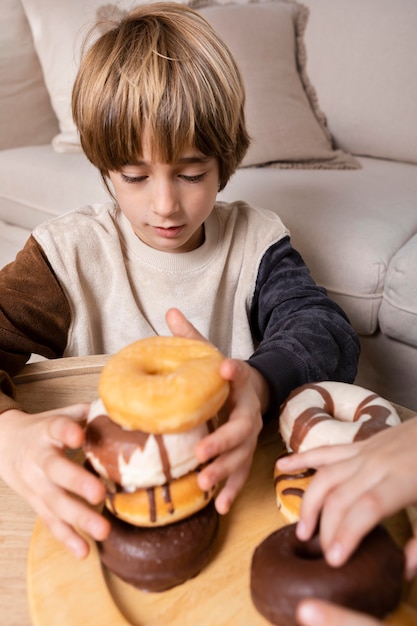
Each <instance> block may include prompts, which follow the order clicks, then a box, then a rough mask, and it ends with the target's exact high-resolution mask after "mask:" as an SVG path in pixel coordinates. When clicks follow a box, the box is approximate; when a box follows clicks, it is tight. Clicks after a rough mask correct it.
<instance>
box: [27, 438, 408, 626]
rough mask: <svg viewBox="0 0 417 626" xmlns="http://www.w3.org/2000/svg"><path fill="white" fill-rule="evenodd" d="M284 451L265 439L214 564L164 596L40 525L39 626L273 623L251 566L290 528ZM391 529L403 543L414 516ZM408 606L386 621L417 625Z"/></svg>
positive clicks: (33, 592)
mask: <svg viewBox="0 0 417 626" xmlns="http://www.w3.org/2000/svg"><path fill="white" fill-rule="evenodd" d="M281 446H282V444H281V442H280V440H279V439H278V437H277V436H276V435H273V436H269V437H266V438H264V439H263V440H261V442H260V445H259V447H258V449H257V451H256V454H255V458H254V463H253V467H252V471H251V476H250V478H249V480H248V482H247V484H246V486H245V488H244V490H243V491H242V493H241V495H240V496H239V498H238V500H237V501H236V503H235V505H234V506H233V508H232V511H231V512H230V513H229V515H227V516H226V517H222V518H221V519H220V529H219V534H218V536H217V539H216V546H215V552H214V556H213V557H212V559H211V561H210V563H209V564H208V565H207V566H206V568H205V569H204V570H203V571H202V572H201V573H200V574H199V575H198V576H196V577H195V578H194V579H192V580H189V581H187V582H185V583H184V584H182V585H179V586H178V587H175V588H173V589H171V590H169V591H166V592H163V593H143V592H141V591H138V590H136V589H134V588H133V587H131V586H130V585H127V584H126V583H124V582H123V581H121V580H120V579H119V578H117V577H116V576H114V575H112V574H110V573H109V572H107V571H106V570H103V569H102V567H101V564H100V559H99V556H98V552H97V548H96V546H95V544H94V543H92V542H90V546H91V551H90V555H89V557H88V558H87V559H84V560H82V561H79V560H77V559H75V558H74V557H73V556H72V555H71V554H70V553H69V552H67V551H66V550H65V548H64V547H63V546H62V545H61V544H60V543H58V542H57V541H56V540H55V539H54V538H53V537H52V535H51V534H50V533H49V531H48V530H47V529H46V527H45V526H44V525H43V524H42V523H41V522H40V521H39V520H37V522H36V524H35V527H34V530H33V535H32V540H31V546H30V551H29V560H28V592H29V604H30V611H31V617H32V621H33V624H34V626H56V625H57V624H59V626H74V625H76V626H84V625H85V626H91V625H96V624H100V626H127V625H128V624H130V625H133V626H166V625H169V626H196V625H197V624H198V626H214V625H215V626H223V625H224V626H247V625H248V624H250V626H266V625H267V624H268V622H267V621H266V620H265V619H264V618H263V617H262V616H261V615H260V614H259V613H257V611H256V609H255V608H254V606H253V604H252V601H251V597H250V589H249V576H250V562H251V558H252V554H253V550H254V549H255V547H256V546H257V545H258V544H259V543H260V542H261V541H262V540H263V539H264V538H265V537H267V536H268V535H269V534H270V533H271V532H273V531H274V530H276V529H277V528H279V527H280V526H282V525H283V524H284V523H285V522H284V520H283V518H282V517H281V516H280V514H279V512H278V510H277V507H276V504H275V493H274V490H273V480H272V475H273V467H274V463H275V460H276V458H277V457H278V455H279V453H280V451H281V449H282V448H281ZM388 526H389V527H390V530H391V532H392V534H393V535H394V536H395V537H396V539H397V540H398V541H399V542H400V543H401V544H403V543H404V541H405V540H406V539H407V537H408V536H409V534H410V528H409V525H408V520H407V517H406V515H405V514H399V515H398V516H395V517H393V518H392V520H390V523H389V524H388ZM407 595H408V594H407ZM413 595H414V596H415V597H416V598H417V594H413ZM408 602H410V603H411V604H402V605H401V607H400V608H399V609H398V610H397V611H396V613H395V614H394V615H393V616H391V617H390V618H389V619H387V620H386V622H387V623H389V624H395V625H398V626H399V625H402V626H411V625H416V624H417V611H416V610H415V609H414V608H413V606H412V604H414V606H417V602H414V601H413V602H412V599H411V597H410V600H408Z"/></svg>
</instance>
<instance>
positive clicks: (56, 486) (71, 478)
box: [0, 405, 110, 558]
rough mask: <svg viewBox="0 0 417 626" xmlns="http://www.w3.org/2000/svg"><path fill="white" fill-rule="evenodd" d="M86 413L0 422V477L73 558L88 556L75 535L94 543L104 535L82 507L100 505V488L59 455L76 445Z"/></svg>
mask: <svg viewBox="0 0 417 626" xmlns="http://www.w3.org/2000/svg"><path fill="white" fill-rule="evenodd" d="M87 413H88V405H74V406H70V407H66V408H64V409H59V410H52V411H45V412H43V413H38V414H36V415H31V414H28V413H24V412H23V411H19V410H15V409H11V410H9V411H5V412H4V413H3V414H2V415H1V416H0V476H1V477H2V478H3V480H4V481H5V482H6V483H7V484H8V485H9V486H10V487H11V488H12V489H14V491H16V492H17V493H18V494H19V495H20V496H22V497H23V498H24V499H25V500H26V501H27V502H28V503H29V504H30V505H31V507H32V508H33V509H34V511H35V512H36V513H37V514H38V515H39V517H40V518H41V519H42V520H43V521H44V523H45V524H46V526H47V527H48V528H49V530H50V531H51V533H52V534H53V535H54V536H55V538H56V539H58V540H59V541H61V542H62V543H63V544H64V545H65V546H66V547H67V548H68V549H69V550H70V551H71V552H72V553H73V554H74V555H75V556H77V557H78V558H83V557H85V556H87V554H88V543H87V542H86V541H85V539H83V538H82V536H81V535H80V534H79V532H78V530H80V531H83V532H85V533H87V534H88V535H90V536H92V537H93V538H94V539H96V540H101V539H104V538H105V537H106V536H107V535H108V533H109V531H110V526H109V524H108V522H107V521H106V520H105V519H104V518H102V517H101V515H99V514H98V513H97V512H96V511H94V510H93V509H92V508H91V507H90V506H88V505H87V504H86V502H88V503H89V504H90V505H96V504H99V503H100V502H101V501H102V500H103V499H104V496H105V488H104V485H103V484H102V482H101V481H100V480H99V479H98V478H96V477H95V476H94V475H93V474H91V473H90V472H88V471H87V470H85V469H84V468H83V467H81V466H80V465H78V464H76V463H74V462H73V461H71V460H70V459H68V458H67V456H66V455H65V449H68V448H69V449H76V448H79V447H80V446H81V445H82V443H83V441H84V430H83V426H82V425H83V423H84V422H85V418H86V416H87Z"/></svg>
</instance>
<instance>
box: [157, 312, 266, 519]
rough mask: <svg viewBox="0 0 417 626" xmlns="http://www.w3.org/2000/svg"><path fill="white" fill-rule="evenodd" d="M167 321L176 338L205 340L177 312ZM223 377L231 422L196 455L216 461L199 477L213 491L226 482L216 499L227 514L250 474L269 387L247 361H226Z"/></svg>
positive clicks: (204, 442) (202, 444)
mask: <svg viewBox="0 0 417 626" xmlns="http://www.w3.org/2000/svg"><path fill="white" fill-rule="evenodd" d="M167 322H168V325H169V328H170V329H171V332H172V333H173V334H174V335H176V336H181V337H188V338H191V339H201V340H204V337H202V335H201V334H200V333H199V332H198V331H197V330H196V329H195V328H194V327H193V326H192V324H190V323H189V322H188V320H187V319H186V318H185V317H184V316H183V315H182V313H180V311H178V310H177V309H170V310H169V311H168V313H167ZM220 374H221V375H222V376H223V378H224V379H225V380H227V381H229V383H230V393H229V398H228V401H227V410H228V413H229V416H228V421H227V422H226V423H225V424H223V425H222V426H220V427H219V428H218V429H217V430H216V431H214V432H213V433H211V434H210V435H208V436H207V437H205V438H204V439H202V440H201V441H200V442H199V443H198V444H197V446H196V450H195V454H196V457H197V459H198V460H199V462H200V463H205V462H207V461H209V460H210V459H213V460H212V462H211V463H209V465H207V466H206V467H205V468H204V469H203V470H202V471H201V472H200V474H199V477H198V482H199V485H200V488H201V489H203V490H209V489H210V488H211V487H213V486H215V485H217V484H219V483H220V482H221V481H222V480H225V484H224V486H223V488H222V489H221V491H220V493H219V494H218V496H217V498H216V509H217V511H218V512H219V513H221V514H224V513H227V512H228V511H229V509H230V507H231V505H232V502H233V501H234V499H235V498H236V496H237V494H238V493H239V491H240V490H241V489H242V487H243V485H244V483H245V481H246V478H247V476H248V474H249V471H250V467H251V464H252V458H253V454H254V452H255V448H256V444H257V441H258V435H259V432H260V431H261V428H262V411H263V409H264V408H265V407H266V406H267V403H268V388H267V384H266V382H265V380H264V379H263V377H262V376H261V374H260V373H259V372H258V371H257V370H255V369H254V368H252V367H251V366H250V365H248V363H246V362H245V361H241V360H238V359H225V360H224V361H223V363H222V365H221V368H220Z"/></svg>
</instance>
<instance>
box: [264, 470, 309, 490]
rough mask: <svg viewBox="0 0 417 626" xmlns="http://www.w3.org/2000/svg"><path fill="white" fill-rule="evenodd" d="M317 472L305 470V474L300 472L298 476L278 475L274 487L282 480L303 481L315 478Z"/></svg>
mask: <svg viewBox="0 0 417 626" xmlns="http://www.w3.org/2000/svg"><path fill="white" fill-rule="evenodd" d="M315 471H316V470H315V469H313V468H309V469H306V470H304V471H303V472H298V473H297V474H278V475H277V476H275V478H274V486H276V485H277V484H278V483H279V482H281V481H282V480H302V479H303V478H309V477H310V476H313V474H314V473H315Z"/></svg>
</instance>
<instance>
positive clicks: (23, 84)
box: [0, 0, 58, 150]
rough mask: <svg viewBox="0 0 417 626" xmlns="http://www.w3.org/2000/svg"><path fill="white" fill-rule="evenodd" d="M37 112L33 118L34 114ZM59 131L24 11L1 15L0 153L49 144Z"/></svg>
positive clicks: (8, 8)
mask: <svg viewBox="0 0 417 626" xmlns="http://www.w3.org/2000/svg"><path fill="white" fill-rule="evenodd" d="M34 111H36V116H35V115H33V112H34ZM57 130H58V124H57V119H56V117H55V115H54V112H53V110H52V107H51V103H50V100H49V95H48V92H47V90H46V87H45V83H44V80H43V76H42V70H41V66H40V64H39V60H38V57H37V55H36V52H35V48H34V45H33V39H32V33H31V31H30V28H29V24H28V21H27V19H26V16H25V13H24V11H23V7H22V4H21V2H20V1H17V0H2V2H1V11H0V150H2V149H5V148H11V147H14V146H24V145H27V144H41V143H45V142H47V141H50V140H51V138H52V137H53V136H54V135H55V134H56V132H57Z"/></svg>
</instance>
